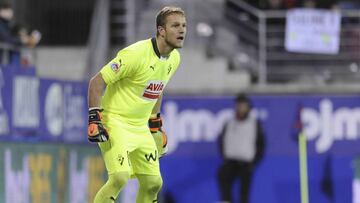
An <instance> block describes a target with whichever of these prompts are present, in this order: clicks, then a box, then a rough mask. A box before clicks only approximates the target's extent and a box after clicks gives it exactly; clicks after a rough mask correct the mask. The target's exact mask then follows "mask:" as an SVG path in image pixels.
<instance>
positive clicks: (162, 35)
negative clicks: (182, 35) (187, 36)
mask: <svg viewBox="0 0 360 203" xmlns="http://www.w3.org/2000/svg"><path fill="white" fill-rule="evenodd" d="M157 30H158V32H159V35H160V36H161V37H164V36H165V28H164V27H163V26H158V27H157Z"/></svg>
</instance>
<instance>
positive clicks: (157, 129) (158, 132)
mask: <svg viewBox="0 0 360 203" xmlns="http://www.w3.org/2000/svg"><path fill="white" fill-rule="evenodd" d="M161 127H162V119H161V117H160V113H158V114H157V115H156V117H154V118H150V119H149V128H150V132H151V134H152V136H153V138H154V140H155V142H156V146H157V148H158V151H159V154H160V156H162V155H164V154H165V153H166V151H167V147H166V146H167V136H166V133H165V132H164V131H163V130H162V129H161Z"/></svg>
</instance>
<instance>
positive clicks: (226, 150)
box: [218, 94, 265, 203]
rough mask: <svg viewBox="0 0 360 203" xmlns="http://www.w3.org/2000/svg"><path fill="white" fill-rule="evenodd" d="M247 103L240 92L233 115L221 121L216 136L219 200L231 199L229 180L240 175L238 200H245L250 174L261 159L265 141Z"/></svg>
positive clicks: (249, 103) (242, 202)
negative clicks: (218, 146)
mask: <svg viewBox="0 0 360 203" xmlns="http://www.w3.org/2000/svg"><path fill="white" fill-rule="evenodd" d="M250 111H251V102H250V100H249V99H248V98H247V97H246V96H245V95H243V94H240V95H238V96H237V97H236V106H235V117H234V118H233V119H231V120H229V121H228V122H226V123H225V125H224V127H223V130H222V133H221V135H220V137H219V145H220V153H221V155H222V158H223V164H222V165H221V166H220V168H219V170H218V187H219V190H220V193H221V201H222V202H224V203H225V202H228V203H230V202H233V200H232V198H231V194H232V187H233V183H234V181H235V180H236V179H237V178H240V183H241V185H240V200H241V201H240V202H241V203H248V202H249V199H250V198H249V194H250V188H251V181H252V174H253V172H254V169H255V166H256V165H257V163H258V162H259V161H260V160H261V159H262V157H263V154H264V148H265V142H264V135H263V130H262V127H261V125H260V123H259V122H258V121H257V119H256V118H254V117H253V116H252V115H251V114H250Z"/></svg>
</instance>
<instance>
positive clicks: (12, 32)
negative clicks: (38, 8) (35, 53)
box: [0, 2, 41, 57]
mask: <svg viewBox="0 0 360 203" xmlns="http://www.w3.org/2000/svg"><path fill="white" fill-rule="evenodd" d="M13 16H14V11H13V9H12V7H11V5H10V4H9V3H6V2H2V3H0V42H2V43H4V44H3V45H2V47H1V48H2V51H3V50H4V48H5V47H4V46H5V45H6V46H9V48H10V50H11V52H13V54H14V53H15V54H16V53H17V54H18V51H17V49H18V48H20V47H22V46H25V47H28V48H33V47H35V46H36V45H37V44H38V43H39V41H40V38H41V34H40V32H39V31H37V30H34V31H32V32H31V33H30V34H28V31H27V30H26V29H25V28H24V27H22V26H20V25H18V24H16V23H15V22H14V21H13ZM1 56H2V54H1ZM1 56H0V57H1Z"/></svg>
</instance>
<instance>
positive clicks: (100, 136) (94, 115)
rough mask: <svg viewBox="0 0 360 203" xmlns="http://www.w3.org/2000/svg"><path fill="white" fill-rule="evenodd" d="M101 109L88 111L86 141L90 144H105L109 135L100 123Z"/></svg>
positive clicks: (95, 108)
mask: <svg viewBox="0 0 360 203" xmlns="http://www.w3.org/2000/svg"><path fill="white" fill-rule="evenodd" d="M101 112H102V109H100V108H98V107H94V108H90V109H89V125H88V140H89V141H90V142H106V141H108V140H109V134H108V132H107V131H106V129H105V127H104V125H103V124H102V122H101V119H102V114H101Z"/></svg>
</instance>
